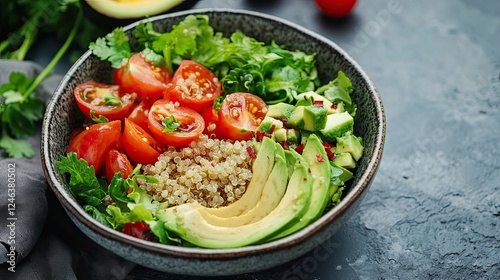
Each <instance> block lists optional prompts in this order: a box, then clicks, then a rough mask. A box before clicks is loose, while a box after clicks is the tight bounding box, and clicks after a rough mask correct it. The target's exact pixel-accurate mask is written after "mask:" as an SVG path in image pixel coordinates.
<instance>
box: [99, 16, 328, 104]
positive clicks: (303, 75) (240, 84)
mask: <svg viewBox="0 0 500 280" xmlns="http://www.w3.org/2000/svg"><path fill="white" fill-rule="evenodd" d="M133 36H134V38H135V39H136V40H137V42H138V43H139V45H140V47H141V48H142V49H144V48H145V49H146V53H147V54H149V56H147V57H150V58H149V59H148V60H149V61H155V62H156V63H159V62H160V60H159V58H158V57H157V56H152V55H151V52H154V53H155V54H157V55H162V56H163V59H164V60H163V61H164V62H165V64H166V66H167V69H169V70H170V71H171V72H173V69H175V67H176V66H178V65H179V64H180V62H181V61H182V60H184V59H190V60H194V61H196V62H198V63H200V64H202V65H203V66H205V67H207V68H209V69H210V70H211V71H212V72H213V73H214V74H215V75H216V76H217V77H218V78H219V79H221V82H222V89H223V92H224V93H225V94H229V93H233V92H251V93H253V94H255V95H258V96H259V97H261V98H262V99H263V100H264V101H265V102H266V103H267V104H276V103H280V102H289V103H290V102H294V101H295V100H296V97H297V94H298V93H300V92H305V91H311V90H314V88H315V87H316V86H318V85H319V79H318V76H317V70H316V66H315V54H306V53H304V52H302V51H298V50H297V51H290V50H287V49H285V48H283V47H282V46H279V45H278V44H276V43H275V42H271V44H270V45H265V44H264V43H263V42H259V41H257V40H255V39H254V38H251V37H249V36H246V35H245V34H243V33H241V32H238V31H237V32H234V33H233V34H232V35H231V36H230V38H226V37H223V35H222V33H220V32H215V31H214V30H213V28H212V27H211V26H210V25H209V20H208V16H205V15H198V16H194V15H190V16H187V17H186V18H185V20H183V21H182V22H180V23H179V24H177V25H176V26H174V27H173V28H172V30H171V31H170V32H166V33H159V32H157V31H155V30H154V28H153V24H152V23H151V22H141V23H140V24H139V25H138V26H137V28H136V29H135V32H134V35H133ZM90 49H91V50H92V51H93V53H94V54H95V55H96V56H98V57H99V58H101V59H102V60H108V61H109V62H110V63H111V66H112V67H114V68H119V67H121V65H122V62H123V60H124V59H127V58H129V57H130V56H131V55H132V53H131V51H130V50H131V47H130V42H129V41H128V38H127V36H126V34H125V32H124V31H123V29H122V28H117V29H115V30H114V31H113V32H111V33H110V34H108V35H106V36H105V37H104V38H100V39H98V40H97V41H96V42H95V43H92V44H91V45H90Z"/></svg>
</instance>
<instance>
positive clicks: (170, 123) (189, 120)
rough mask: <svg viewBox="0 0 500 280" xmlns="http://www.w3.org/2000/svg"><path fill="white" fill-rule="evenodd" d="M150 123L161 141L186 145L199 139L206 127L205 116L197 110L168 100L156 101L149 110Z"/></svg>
mask: <svg viewBox="0 0 500 280" xmlns="http://www.w3.org/2000/svg"><path fill="white" fill-rule="evenodd" d="M148 125H149V129H150V130H151V134H153V135H154V136H155V137H156V138H157V139H158V140H159V141H160V142H162V143H164V144H166V145H172V146H186V145H188V144H189V143H191V141H193V140H195V139H197V138H198V137H199V136H200V134H201V133H202V132H203V129H204V128H205V122H204V121H203V117H202V116H201V115H200V114H199V113H197V112H196V111H194V110H192V109H189V108H185V107H176V106H174V104H173V103H172V102H170V101H168V100H158V101H156V102H155V103H154V104H153V106H151V109H150V110H149V116H148Z"/></svg>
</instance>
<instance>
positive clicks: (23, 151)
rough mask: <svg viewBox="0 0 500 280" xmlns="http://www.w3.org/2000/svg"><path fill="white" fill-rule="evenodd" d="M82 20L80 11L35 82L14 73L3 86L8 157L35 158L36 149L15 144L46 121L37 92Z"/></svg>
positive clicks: (1, 122) (2, 143)
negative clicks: (61, 43) (66, 36)
mask: <svg viewBox="0 0 500 280" xmlns="http://www.w3.org/2000/svg"><path fill="white" fill-rule="evenodd" d="M82 19H83V12H82V11H80V12H79V13H78V17H77V18H76V20H75V22H74V25H73V28H72V30H71V33H70V34H69V36H68V38H67V39H66V41H65V42H64V44H63V45H62V46H61V48H60V49H59V51H58V52H57V53H56V54H55V56H54V57H53V58H52V60H51V61H50V62H49V64H48V65H47V66H46V67H45V68H44V69H43V70H42V72H40V74H38V76H36V78H35V79H30V78H28V77H26V76H25V75H24V74H22V73H18V72H12V73H11V74H10V76H9V82H8V83H7V84H3V85H2V86H1V87H0V126H1V127H2V134H1V137H2V138H1V139H0V149H3V150H5V152H6V153H7V156H9V157H23V156H25V157H31V156H33V155H34V151H33V148H32V147H31V146H29V145H27V144H26V143H25V142H21V143H14V142H15V141H16V140H18V139H22V138H26V137H29V136H33V135H35V133H36V126H35V125H36V123H37V122H38V121H40V120H41V119H42V117H43V113H44V110H45V104H44V103H43V101H41V100H40V99H38V98H37V97H36V96H35V93H34V92H35V89H36V88H37V87H38V85H40V83H41V82H42V81H43V80H45V78H47V77H48V76H49V75H50V74H51V73H52V71H53V70H54V68H55V66H56V64H57V62H58V61H59V60H60V59H61V57H62V56H63V55H64V53H65V52H66V50H67V49H68V48H69V46H70V45H71V42H72V41H73V39H74V38H75V36H76V33H77V31H78V27H79V26H80V23H81V22H82Z"/></svg>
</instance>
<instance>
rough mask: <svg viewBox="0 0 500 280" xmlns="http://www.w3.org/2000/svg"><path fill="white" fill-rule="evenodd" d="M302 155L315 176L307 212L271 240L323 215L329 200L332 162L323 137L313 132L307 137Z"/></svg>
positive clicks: (292, 231) (288, 233) (296, 229)
mask: <svg viewBox="0 0 500 280" xmlns="http://www.w3.org/2000/svg"><path fill="white" fill-rule="evenodd" d="M302 156H303V158H304V160H305V161H306V163H307V164H308V165H309V169H310V170H311V175H312V178H313V183H312V193H311V203H310V205H309V207H308V209H307V212H306V213H305V214H304V216H302V218H301V219H300V220H299V221H298V222H297V223H295V224H293V225H291V226H290V227H288V228H284V229H283V230H281V231H280V232H278V233H277V234H276V235H273V236H272V237H271V238H270V240H274V239H278V238H281V237H285V236H287V235H290V234H292V233H294V232H296V231H298V230H300V229H302V228H304V227H306V226H307V225H309V224H310V223H312V222H313V221H315V220H316V219H317V218H318V217H319V216H321V214H322V213H323V210H324V209H325V207H326V204H327V202H328V200H329V192H330V174H331V170H330V163H329V161H328V157H327V155H326V152H325V148H324V147H323V144H322V142H321V139H320V138H319V137H318V136H317V135H316V134H311V135H310V136H309V138H307V142H306V144H305V145H304V151H303V152H302Z"/></svg>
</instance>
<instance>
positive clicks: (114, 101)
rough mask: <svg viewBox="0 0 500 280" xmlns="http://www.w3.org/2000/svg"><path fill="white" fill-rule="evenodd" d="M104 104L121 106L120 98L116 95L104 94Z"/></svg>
mask: <svg viewBox="0 0 500 280" xmlns="http://www.w3.org/2000/svg"><path fill="white" fill-rule="evenodd" d="M104 104H105V105H108V106H117V107H121V106H122V100H121V99H120V98H118V97H115V96H105V97H104Z"/></svg>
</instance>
